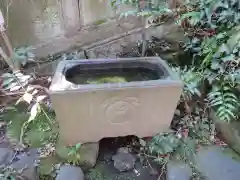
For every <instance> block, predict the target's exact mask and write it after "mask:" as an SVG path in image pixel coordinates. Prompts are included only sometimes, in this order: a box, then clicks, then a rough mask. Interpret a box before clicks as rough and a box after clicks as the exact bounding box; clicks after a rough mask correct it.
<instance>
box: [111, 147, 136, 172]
mask: <svg viewBox="0 0 240 180" xmlns="http://www.w3.org/2000/svg"><path fill="white" fill-rule="evenodd" d="M112 160H113V161H114V167H115V168H116V169H117V170H119V171H120V172H124V171H128V170H131V169H133V168H134V165H135V162H136V158H135V157H134V156H133V155H132V154H130V153H129V151H128V150H127V148H120V149H118V151H117V154H116V155H114V156H113V157H112Z"/></svg>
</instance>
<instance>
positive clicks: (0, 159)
mask: <svg viewBox="0 0 240 180" xmlns="http://www.w3.org/2000/svg"><path fill="white" fill-rule="evenodd" d="M13 155H14V152H13V150H12V149H10V148H0V166H3V165H4V164H8V163H9V162H10V161H11V159H12V158H13Z"/></svg>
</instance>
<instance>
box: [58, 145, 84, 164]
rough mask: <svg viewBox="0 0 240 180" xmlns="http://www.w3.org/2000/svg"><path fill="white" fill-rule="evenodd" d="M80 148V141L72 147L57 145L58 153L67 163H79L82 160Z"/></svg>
mask: <svg viewBox="0 0 240 180" xmlns="http://www.w3.org/2000/svg"><path fill="white" fill-rule="evenodd" d="M80 148H81V144H80V143H78V144H76V145H75V146H71V147H65V146H57V147H56V153H57V155H58V156H59V157H60V158H61V159H62V160H64V161H66V162H67V163H71V164H73V165H79V163H80V160H81V155H80Z"/></svg>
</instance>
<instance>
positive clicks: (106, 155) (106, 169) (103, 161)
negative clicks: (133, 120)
mask: <svg viewBox="0 0 240 180" xmlns="http://www.w3.org/2000/svg"><path fill="white" fill-rule="evenodd" d="M137 141H138V138H137V137H134V136H127V137H119V138H105V139H103V140H101V141H100V151H99V157H98V161H97V165H96V166H95V168H93V169H91V170H89V171H88V172H86V179H87V180H157V179H158V178H159V175H160V174H161V167H160V166H159V165H158V164H156V163H154V162H152V161H151V160H150V159H149V163H150V165H151V166H152V167H150V166H149V164H147V163H146V159H144V158H139V157H138V156H137V153H136V151H135V150H134V149H135V148H137V146H136V143H138V142H137ZM120 147H130V149H131V147H132V152H131V153H132V154H133V155H134V156H136V157H137V161H136V164H135V168H134V169H133V170H130V171H127V172H119V171H118V170H117V169H115V167H114V165H113V161H112V156H113V155H115V154H116V151H117V149H118V148H120ZM134 151H135V152H134ZM153 172H154V173H153ZM164 179H165V173H162V175H161V178H159V179H158V180H164Z"/></svg>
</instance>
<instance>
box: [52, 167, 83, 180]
mask: <svg viewBox="0 0 240 180" xmlns="http://www.w3.org/2000/svg"><path fill="white" fill-rule="evenodd" d="M56 180H84V174H83V171H82V169H81V168H80V167H76V166H68V165H64V166H61V167H60V170H59V172H58V175H57V177H56Z"/></svg>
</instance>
